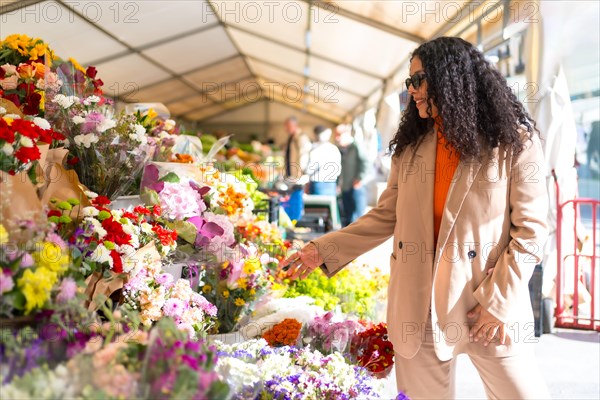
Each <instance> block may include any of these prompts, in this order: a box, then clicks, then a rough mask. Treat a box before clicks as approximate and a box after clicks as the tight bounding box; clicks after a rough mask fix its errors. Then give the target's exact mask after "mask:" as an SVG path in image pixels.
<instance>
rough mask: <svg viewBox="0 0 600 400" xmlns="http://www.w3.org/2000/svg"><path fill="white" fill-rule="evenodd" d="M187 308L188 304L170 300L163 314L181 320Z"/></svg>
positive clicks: (173, 299) (166, 303)
mask: <svg viewBox="0 0 600 400" xmlns="http://www.w3.org/2000/svg"><path fill="white" fill-rule="evenodd" d="M186 308H187V307H186V304H185V303H184V302H183V301H181V300H179V299H175V298H170V299H169V300H167V301H166V302H165V305H164V307H163V312H164V313H165V315H166V316H169V317H173V318H179V317H180V316H181V314H182V313H183V312H184V311H185V309H186Z"/></svg>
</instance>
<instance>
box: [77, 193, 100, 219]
mask: <svg viewBox="0 0 600 400" xmlns="http://www.w3.org/2000/svg"><path fill="white" fill-rule="evenodd" d="M93 194H96V193H93ZM97 196H98V195H97V194H96V197H97ZM88 197H89V196H88ZM81 212H82V213H83V216H84V217H95V216H96V215H98V214H100V211H98V209H97V208H96V207H84V208H83V210H81Z"/></svg>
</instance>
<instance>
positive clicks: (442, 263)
mask: <svg viewBox="0 0 600 400" xmlns="http://www.w3.org/2000/svg"><path fill="white" fill-rule="evenodd" d="M406 86H407V89H408V91H409V94H410V96H411V100H410V103H409V105H408V108H407V110H406V111H405V112H404V114H403V116H402V120H401V122H400V127H399V128H398V132H397V133H396V135H395V137H394V138H393V140H392V141H391V143H390V151H391V152H392V155H393V157H392V170H391V173H390V176H389V179H388V184H387V188H386V190H385V191H384V192H383V193H382V195H381V197H380V199H379V202H378V204H377V207H375V208H374V209H372V210H371V211H370V212H369V213H367V214H366V215H365V216H363V217H362V218H360V219H358V220H357V221H356V222H355V223H353V224H352V225H350V226H348V227H346V228H344V229H342V230H339V231H337V232H332V233H330V234H327V235H325V236H322V237H321V238H319V239H317V240H314V241H312V242H311V243H309V244H308V245H307V246H305V247H304V248H303V249H302V251H301V252H299V253H297V254H294V255H292V256H291V257H289V258H288V259H286V260H285V261H284V262H283V263H282V265H281V267H282V268H284V269H287V275H288V276H289V277H290V278H292V279H296V278H304V277H306V276H307V275H308V274H309V273H311V272H312V271H313V270H314V269H315V268H316V267H318V266H320V267H321V268H322V269H323V271H324V272H325V273H326V274H327V275H328V276H332V275H334V274H335V273H336V272H338V271H339V270H340V269H341V268H343V267H344V266H345V265H346V264H348V263H349V262H350V261H351V260H353V259H355V258H356V257H357V256H359V255H360V254H362V253H364V252H366V251H368V250H370V249H372V248H374V247H375V246H377V245H379V244H381V243H383V242H384V241H385V240H387V239H388V238H389V237H390V236H392V235H393V236H394V241H393V243H394V247H393V252H392V254H391V257H390V264H391V265H390V269H391V275H390V283H389V288H388V312H387V322H388V331H389V336H390V340H391V341H392V343H393V344H394V350H395V352H396V364H395V365H396V378H397V383H398V389H399V390H402V391H404V392H405V393H406V394H407V395H408V396H409V397H410V398H411V399H419V398H426V399H447V398H453V397H454V361H453V360H454V359H455V356H456V355H457V354H460V353H466V354H468V355H469V357H470V359H471V360H472V362H473V364H474V365H475V367H476V368H477V370H478V372H479V374H480V376H481V378H482V380H483V382H484V386H485V389H486V393H487V395H488V397H490V398H502V399H508V398H510V399H517V398H531V399H547V398H549V396H548V392H547V389H546V387H545V384H544V382H543V380H542V379H541V376H540V374H539V372H538V368H537V366H536V364H535V360H534V358H533V354H532V349H531V347H532V345H530V343H531V342H532V341H533V340H532V339H533V312H532V309H531V303H530V300H529V292H528V282H529V278H530V277H531V275H532V273H533V269H534V267H535V265H536V264H538V263H539V262H540V259H541V256H542V248H543V245H544V242H545V240H546V236H547V228H546V212H547V195H546V188H545V172H544V170H543V166H544V159H543V154H542V148H541V145H540V140H539V137H538V134H537V132H536V129H535V123H534V122H533V121H532V119H531V117H530V116H529V115H528V114H527V112H526V111H525V110H524V108H523V106H522V105H521V104H520V103H519V101H518V100H517V98H516V97H515V95H514V94H513V93H512V91H511V89H510V88H509V87H508V86H507V84H506V81H505V80H504V78H503V77H502V75H501V74H500V73H499V72H498V71H497V70H496V69H494V67H493V66H492V65H490V64H489V63H488V62H487V61H486V60H485V58H484V56H483V54H482V53H481V52H479V51H478V50H477V49H476V48H475V47H474V46H473V45H471V44H469V43H468V42H466V41H464V40H462V39H459V38H450V37H442V38H438V39H435V40H432V41H430V42H427V43H424V44H422V45H421V46H419V47H418V48H417V49H416V50H415V51H414V53H413V55H412V58H411V62H410V77H409V78H408V79H407V80H406Z"/></svg>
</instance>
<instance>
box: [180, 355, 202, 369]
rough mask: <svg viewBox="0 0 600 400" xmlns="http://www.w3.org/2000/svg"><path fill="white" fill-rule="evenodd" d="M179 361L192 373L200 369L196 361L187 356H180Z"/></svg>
mask: <svg viewBox="0 0 600 400" xmlns="http://www.w3.org/2000/svg"><path fill="white" fill-rule="evenodd" d="M181 361H183V363H184V364H186V365H187V366H188V367H190V368H191V369H193V370H194V371H198V370H199V369H200V365H199V364H198V359H196V358H194V357H192V356H190V355H188V354H184V355H182V356H181Z"/></svg>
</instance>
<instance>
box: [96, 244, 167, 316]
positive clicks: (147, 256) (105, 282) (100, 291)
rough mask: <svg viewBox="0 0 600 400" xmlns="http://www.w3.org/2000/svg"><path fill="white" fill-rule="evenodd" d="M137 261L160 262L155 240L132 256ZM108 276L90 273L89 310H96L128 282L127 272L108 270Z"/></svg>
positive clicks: (121, 300) (120, 301)
mask: <svg viewBox="0 0 600 400" xmlns="http://www.w3.org/2000/svg"><path fill="white" fill-rule="evenodd" d="M132 258H133V259H134V260H136V261H137V262H142V261H144V262H145V263H147V264H155V263H160V254H159V253H158V250H156V246H155V245H154V242H150V243H148V244H147V245H145V246H144V247H142V248H141V249H139V250H138V251H136V252H135V254H134V255H133V256H132ZM108 275H109V277H108V278H104V277H103V274H102V273H100V272H94V273H93V274H92V275H90V276H89V277H88V278H87V279H86V281H85V283H86V284H87V288H86V289H85V295H86V296H87V302H86V305H87V307H88V310H90V311H95V310H97V309H98V307H99V306H100V305H101V304H100V301H103V300H106V299H107V298H109V297H111V296H112V295H113V294H115V293H116V292H117V291H118V290H119V289H122V288H123V285H125V283H126V282H127V277H128V276H127V274H117V273H115V272H113V271H108ZM118 301H119V303H122V302H123V298H122V295H120V296H119V300H118Z"/></svg>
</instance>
